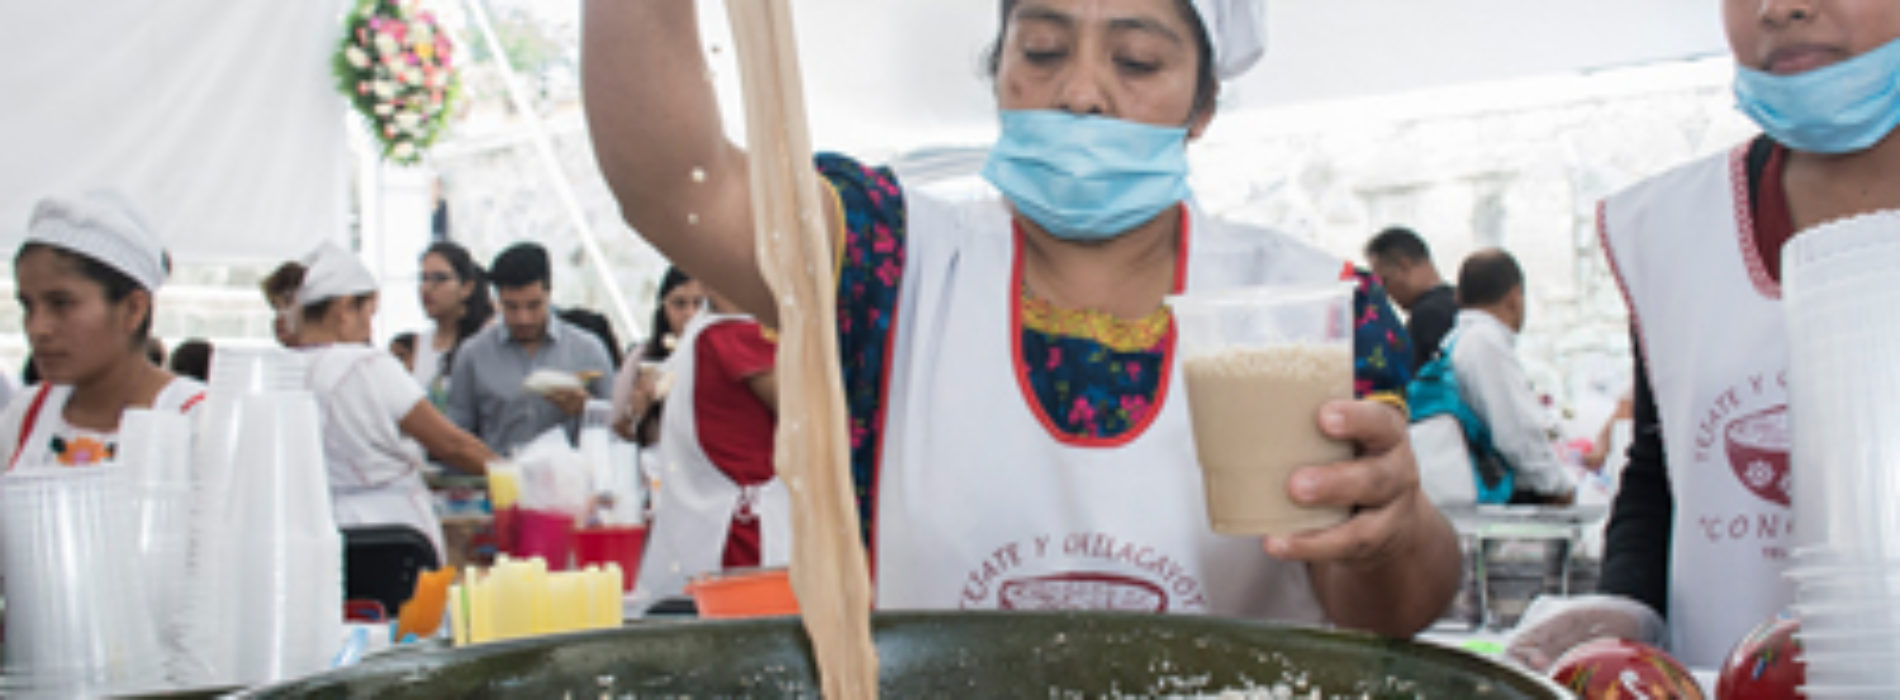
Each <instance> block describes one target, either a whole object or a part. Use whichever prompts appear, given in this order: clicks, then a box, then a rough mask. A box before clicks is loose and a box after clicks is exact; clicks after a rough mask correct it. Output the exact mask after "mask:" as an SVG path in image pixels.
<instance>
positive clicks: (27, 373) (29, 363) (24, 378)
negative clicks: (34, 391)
mask: <svg viewBox="0 0 1900 700" xmlns="http://www.w3.org/2000/svg"><path fill="white" fill-rule="evenodd" d="M36 359H38V358H36V357H34V356H33V354H32V353H27V356H26V364H24V365H21V366H20V386H33V385H34V384H38V383H40V364H39V363H38V362H35V361H34V360H36Z"/></svg>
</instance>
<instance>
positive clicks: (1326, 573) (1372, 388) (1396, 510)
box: [583, 0, 1459, 635]
mask: <svg viewBox="0 0 1900 700" xmlns="http://www.w3.org/2000/svg"><path fill="white" fill-rule="evenodd" d="M695 5H696V3H694V2H691V1H690V0H655V1H651V2H621V1H619V0H593V1H592V2H589V3H587V5H586V17H585V22H584V27H585V29H584V47H583V52H584V61H585V64H586V70H585V71H584V75H585V76H586V80H587V83H586V90H587V108H588V116H589V119H590V122H591V124H592V127H593V133H594V139H595V146H596V149H597V155H598V156H599V159H600V162H601V166H602V169H603V171H604V172H605V174H606V176H607V179H608V181H609V183H610V184H611V185H612V187H613V188H614V191H615V193H616V194H617V195H618V197H619V199H620V203H621V205H622V207H623V210H624V212H625V214H626V217H627V220H628V221H629V223H631V224H632V225H633V226H634V228H635V229H636V230H638V231H640V232H641V233H642V235H644V236H646V237H647V238H648V239H649V240H650V241H652V242H653V243H654V244H655V245H657V246H658V247H659V248H660V249H661V250H662V251H664V252H665V253H666V254H667V255H668V257H670V258H672V259H673V260H675V261H676V262H678V263H679V264H680V265H681V266H682V267H683V268H685V269H686V270H688V271H689V272H691V273H692V274H693V275H694V276H696V277H699V278H701V279H705V280H707V282H708V283H709V284H711V285H712V286H713V287H715V288H718V289H721V290H727V291H728V292H729V293H730V295H731V297H732V298H733V300H734V301H735V302H737V303H738V304H739V305H740V306H741V307H744V308H745V309H747V310H748V311H750V312H752V313H754V314H755V315H758V316H759V317H760V318H761V320H762V321H765V322H766V323H768V325H769V324H770V323H771V322H772V320H773V318H774V305H773V300H772V296H771V294H770V292H769V291H768V289H767V287H766V286H765V284H764V282H763V281H762V279H761V276H760V274H759V272H758V269H759V267H758V264H757V260H756V259H755V258H756V256H755V254H754V248H753V231H752V215H751V212H750V203H749V202H750V184H749V183H748V179H747V177H748V175H747V172H748V161H747V155H746V153H745V152H743V151H741V150H739V149H738V148H736V147H734V146H733V145H731V143H730V142H729V141H727V140H726V138H725V136H724V134H723V133H721V131H720V127H719V124H720V118H719V110H718V107H717V105H716V104H715V102H714V97H713V91H712V86H711V85H710V83H709V82H708V81H707V79H706V75H707V67H706V65H705V61H704V57H703V55H702V51H701V47H700V45H699V43H698V39H697V37H698V36H699V30H698V27H697V22H698V18H697V17H696V12H695ZM1000 10H1001V14H1002V18H1003V22H1002V29H1001V31H1000V34H999V36H998V38H997V40H996V43H995V45H994V47H993V48H992V58H991V61H990V72H991V77H992V80H993V83H994V88H995V96H996V100H997V107H998V109H999V117H1000V121H1001V123H1002V134H1001V137H1000V139H999V141H998V142H997V144H996V146H995V148H994V149H993V150H992V154H991V156H990V161H989V163H988V164H987V165H986V167H985V169H984V175H985V179H986V180H987V181H988V182H989V183H990V184H991V185H993V186H994V188H995V191H993V192H991V193H990V195H991V196H989V197H987V198H982V199H980V200H977V201H966V200H959V201H958V202H954V203H953V202H948V201H941V200H938V199H936V198H933V197H931V196H929V194H927V193H924V192H916V191H911V190H907V189H905V188H904V186H903V184H902V183H900V182H898V181H897V179H896V178H895V177H894V176H893V175H892V174H891V173H890V172H889V171H888V170H884V169H873V168H867V167H864V166H862V165H859V164H858V163H855V162H853V161H851V160H848V159H846V158H843V157H838V156H829V155H827V156H821V157H819V158H818V162H817V163H816V167H817V168H818V170H819V171H820V173H821V174H822V175H823V177H824V179H825V180H826V181H827V182H828V183H829V185H830V189H831V193H829V194H828V195H827V197H828V198H829V199H830V205H829V206H828V207H827V211H826V218H827V224H828V226H829V228H830V229H831V230H832V231H834V232H835V233H834V236H833V240H834V241H835V246H836V253H837V256H838V260H839V266H838V276H837V280H836V282H837V285H838V286H837V292H838V310H837V311H838V339H839V345H840V349H841V354H842V358H841V361H842V362H843V376H844V383H845V386H844V392H845V397H846V400H847V402H848V404H849V410H850V419H851V440H852V448H851V450H852V452H851V453H852V471H853V476H854V480H855V482H856V485H857V497H858V505H859V511H860V514H861V515H862V522H863V523H864V526H865V532H864V533H863V535H864V538H865V542H866V545H867V546H868V547H869V548H870V554H871V559H872V561H873V563H874V574H875V585H876V598H877V604H878V605H879V606H880V607H882V608H885V609H919V608H922V609H932V608H934V609H944V608H968V609H985V608H988V609H994V608H1018V609H1020V608H1023V607H1045V608H1047V607H1065V608H1122V607H1133V606H1136V605H1138V606H1139V607H1141V608H1142V609H1146V610H1155V611H1164V612H1173V613H1204V614H1216V615H1228V616H1248V617H1257V618H1269V619H1277V620H1285V621H1295V622H1305V623H1331V624H1335V625H1340V626H1347V627H1355V628H1361V629H1366V630H1371V631H1375V632H1379V633H1384V634H1390V635H1409V634H1411V633H1413V632H1415V631H1417V630H1419V629H1421V628H1422V627H1424V626H1425V625H1427V624H1428V623H1429V622H1430V621H1431V620H1432V619H1434V618H1435V617H1437V615H1438V614H1439V613H1440V612H1441V611H1442V610H1443V609H1444V607H1445V605H1446V604H1447V603H1448V601H1449V600H1450V597H1451V594H1452V592H1453V590H1454V589H1455V587H1456V585H1457V582H1458V563H1459V556H1458V548H1457V542H1456V536H1455V535H1454V533H1453V531H1452V530H1451V527H1450V526H1449V524H1447V522H1446V521H1445V520H1444V518H1443V517H1442V516H1440V515H1439V514H1438V513H1437V512H1436V511H1435V510H1434V509H1433V508H1432V506H1431V505H1430V504H1429V503H1428V502H1427V501H1426V499H1425V497H1424V495H1423V493H1421V492H1420V490H1419V488H1418V486H1417V477H1416V469H1415V465H1414V463H1413V459H1412V455H1411V451H1410V448H1409V445H1408V444H1407V442H1406V432H1405V422H1406V421H1405V414H1404V409H1403V407H1402V405H1400V404H1398V403H1397V402H1395V401H1393V400H1391V399H1389V398H1384V397H1385V396H1389V395H1390V394H1389V393H1387V392H1398V391H1399V390H1401V388H1402V387H1403V385H1404V382H1405V380H1406V368H1405V365H1404V362H1403V361H1402V358H1404V357H1407V356H1408V355H1407V354H1406V348H1405V341H1404V335H1403V331H1402V330H1400V328H1399V326H1398V324H1397V323H1396V322H1395V319H1394V316H1393V314H1392V312H1391V309H1390V307H1389V305H1388V304H1387V303H1386V301H1385V299H1384V294H1383V292H1382V291H1381V290H1380V289H1379V288H1378V287H1377V286H1376V285H1374V284H1373V283H1372V282H1371V281H1370V278H1369V277H1367V276H1363V275H1355V277H1354V278H1355V279H1356V280H1357V281H1358V283H1359V289H1358V293H1357V294H1356V299H1355V303H1356V310H1357V312H1358V313H1357V320H1358V322H1359V323H1360V324H1361V325H1360V327H1359V329H1358V333H1357V337H1356V343H1355V345H1356V348H1355V354H1356V356H1357V358H1356V359H1357V361H1356V368H1355V369H1356V375H1357V376H1356V380H1357V381H1356V384H1357V386H1356V387H1355V388H1356V389H1357V390H1358V394H1359V395H1360V396H1361V397H1362V398H1360V399H1359V400H1354V401H1335V402H1332V403H1328V404H1326V405H1325V406H1324V407H1323V409H1322V410H1320V411H1318V415H1314V416H1312V417H1311V418H1310V420H1312V421H1315V422H1316V423H1317V425H1318V426H1319V427H1320V429H1321V430H1323V431H1324V432H1325V433H1326V434H1328V435H1330V436H1331V437H1334V438H1337V439H1340V440H1344V441H1348V442H1350V443H1352V444H1353V446H1354V447H1355V448H1356V450H1355V451H1356V455H1357V456H1356V458H1351V459H1349V460H1348V461H1344V462H1339V463H1333V464H1314V465H1311V466H1309V467H1305V468H1303V469H1301V470H1299V471H1297V472H1295V473H1294V475H1293V477H1292V478H1291V479H1289V480H1288V481H1287V483H1286V489H1287V492H1288V493H1287V495H1288V496H1290V497H1291V498H1292V499H1293V500H1294V501H1296V502H1298V503H1304V504H1324V505H1332V506H1339V507H1344V508H1348V509H1350V512H1351V517H1350V518H1348V519H1346V520H1345V521H1344V522H1342V523H1340V524H1338V525H1335V526H1332V527H1328V528H1324V529H1320V530H1316V531H1307V532H1301V533H1298V534H1292V535H1287V536H1272V537H1266V538H1264V539H1263V538H1252V537H1227V536H1222V535H1218V534H1215V533H1214V532H1213V531H1212V530H1211V529H1210V527H1209V524H1208V521H1207V515H1206V510H1205V506H1204V504H1203V493H1202V483H1201V474H1200V470H1199V468H1198V467H1197V465H1196V455H1195V446H1194V441H1193V438H1192V434H1191V432H1192V431H1191V427H1190V424H1189V416H1188V414H1187V407H1186V400H1185V399H1184V397H1183V396H1181V395H1180V394H1181V392H1180V391H1179V390H1178V388H1177V389H1175V390H1170V386H1171V385H1178V384H1179V383H1180V382H1179V380H1178V379H1177V378H1176V377H1175V375H1177V374H1179V372H1180V363H1179V359H1178V358H1177V357H1176V356H1175V352H1174V339H1175V330H1174V322H1173V319H1172V317H1171V316H1170V314H1169V311H1168V310H1167V309H1166V308H1165V307H1164V305H1163V299H1164V297H1167V296H1168V295H1171V294H1177V293H1182V292H1191V293H1201V292H1209V291H1217V290H1222V289H1232V288H1241V287H1253V286H1262V285H1295V284H1321V283H1326V282H1329V281H1336V280H1339V279H1340V278H1341V270H1342V268H1345V269H1347V270H1348V271H1349V273H1350V268H1349V267H1346V266H1345V263H1344V261H1343V260H1342V259H1340V258H1336V257H1333V256H1329V255H1327V254H1325V253H1322V252H1320V251H1318V250H1315V249H1312V248H1310V247H1308V246H1306V245H1304V244H1302V243H1300V242H1298V241H1296V240H1295V239H1293V238H1291V237H1288V236H1285V235H1282V234H1279V233H1275V232H1271V231H1266V230H1262V229H1258V228H1253V227H1246V226H1240V225H1236V224H1232V223H1228V222H1224V221H1221V220H1218V219H1215V218H1212V217H1210V216H1208V215H1207V214H1206V213H1205V212H1203V211H1201V210H1200V209H1199V208H1198V207H1196V206H1195V204H1194V203H1193V201H1192V198H1191V196H1190V193H1189V191H1188V188H1187V186H1186V184H1185V170H1186V166H1185V157H1184V151H1185V149H1186V147H1187V144H1188V142H1190V141H1191V140H1193V139H1194V138H1196V137H1197V136H1199V135H1200V134H1201V133H1202V132H1203V131H1204V130H1205V129H1206V128H1207V126H1208V124H1209V123H1210V122H1211V120H1212V119H1213V118H1214V106H1215V98H1216V96H1217V94H1218V92H1219V89H1220V87H1219V80H1220V79H1223V78H1230V77H1233V76H1236V75H1238V74H1239V73H1240V72H1241V71H1243V70H1245V69H1246V68H1248V67H1249V66H1250V65H1251V64H1252V63H1253V62H1254V61H1255V60H1257V59H1258V57H1259V56H1260V54H1261V49H1262V47H1261V37H1260V32H1261V29H1262V26H1261V16H1262V7H1261V5H1260V3H1259V2H1257V1H1256V2H1245V1H1242V0H1228V1H1219V0H1196V1H1193V2H1189V1H1187V0H1004V1H1003V2H1001V3H1000ZM972 11H974V10H972ZM814 19H819V18H814ZM840 19H842V18H840ZM819 21H823V20H822V19H819ZM1078 193H1091V194H1089V195H1086V196H1081V197H1078V196H1077V194H1078ZM1388 358H1389V359H1390V361H1389V362H1388V361H1387V359H1388Z"/></svg>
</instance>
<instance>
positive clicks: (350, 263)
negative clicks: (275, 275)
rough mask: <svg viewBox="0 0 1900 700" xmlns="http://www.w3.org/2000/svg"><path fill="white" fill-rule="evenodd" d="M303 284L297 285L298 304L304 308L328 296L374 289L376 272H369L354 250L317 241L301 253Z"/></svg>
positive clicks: (354, 294) (361, 292)
mask: <svg viewBox="0 0 1900 700" xmlns="http://www.w3.org/2000/svg"><path fill="white" fill-rule="evenodd" d="M302 262H303V267H304V272H303V285H302V286H299V287H297V299H296V303H297V307H298V308H303V307H305V306H309V305H311V304H315V303H317V302H320V301H324V300H328V299H337V298H342V297H353V296H358V295H362V294H368V293H370V292H374V291H376V289H377V284H376V276H375V275H373V274H370V271H369V268H367V267H364V266H363V261H362V260H359V259H357V257H356V254H355V253H351V252H350V251H347V250H344V249H343V246H340V245H337V244H336V243H334V242H331V241H324V242H322V243H319V244H317V247H316V249H315V250H312V251H310V253H309V254H308V255H305V256H303V261H302Z"/></svg>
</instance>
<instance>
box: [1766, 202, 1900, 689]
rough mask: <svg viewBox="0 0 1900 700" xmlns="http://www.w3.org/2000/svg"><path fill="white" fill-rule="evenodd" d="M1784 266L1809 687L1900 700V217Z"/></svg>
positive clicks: (1794, 248)
mask: <svg viewBox="0 0 1900 700" xmlns="http://www.w3.org/2000/svg"><path fill="white" fill-rule="evenodd" d="M1782 257H1783V261H1784V262H1783V268H1782V269H1783V283H1784V295H1783V298H1784V308H1785V312H1786V314H1787V321H1788V338H1789V362H1788V390H1789V402H1788V403H1789V411H1788V414H1789V417H1790V427H1791V428H1792V436H1793V441H1792V447H1793V454H1792V458H1793V464H1792V469H1791V471H1792V473H1793V480H1794V483H1793V498H1794V511H1795V533H1796V536H1797V537H1798V538H1799V543H1800V544H1799V546H1798V547H1797V548H1796V549H1795V552H1794V559H1795V560H1794V566H1793V567H1792V568H1791V569H1790V570H1789V572H1788V576H1789V578H1790V579H1792V580H1793V581H1794V583H1795V587H1796V588H1795V600H1796V604H1795V611H1796V613H1797V614H1798V615H1799V616H1800V618H1801V631H1800V633H1799V634H1800V639H1801V643H1802V646H1803V649H1804V653H1805V655H1806V662H1807V685H1806V686H1805V687H1804V689H1803V691H1804V692H1805V694H1806V695H1807V697H1810V698H1817V699H1821V698H1863V697H1865V698H1872V697H1883V698H1892V697H1900V469H1896V467H1900V362H1896V361H1895V358H1900V323H1895V322H1894V319H1895V318H1896V316H1895V309H1897V308H1900V272H1896V271H1900V212H1883V213H1879V214H1873V215H1866V216H1860V217H1856V218H1853V219H1848V220H1843V221H1839V222H1834V223H1830V224H1826V225H1823V226H1819V227H1816V228H1814V229H1811V230H1809V231H1806V232H1804V233H1802V234H1801V235H1799V236H1797V237H1795V239H1794V240H1792V241H1790V242H1789V244H1788V246H1787V247H1786V248H1785V249H1784V252H1783V254H1782Z"/></svg>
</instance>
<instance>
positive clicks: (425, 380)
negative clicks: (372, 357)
mask: <svg viewBox="0 0 1900 700" xmlns="http://www.w3.org/2000/svg"><path fill="white" fill-rule="evenodd" d="M421 265H422V281H421V284H420V285H419V287H418V288H417V290H416V291H417V293H418V294H419V296H420V297H421V299H422V312H423V313H425V314H427V315H428V316H429V320H431V321H434V322H435V327H433V328H425V329H423V330H421V331H418V332H417V333H416V349H415V359H414V362H413V364H412V366H411V368H410V374H411V375H413V376H414V377H415V378H416V384H418V385H420V386H421V387H422V389H423V391H425V392H427V393H428V396H429V403H432V404H435V407H436V410H442V409H443V408H444V407H446V406H447V405H448V401H449V366H450V363H452V362H454V361H455V350H456V349H457V348H460V347H461V346H462V341H464V340H468V338H469V337H470V336H473V335H475V333H476V331H480V330H481V329H483V328H486V327H488V322H489V321H490V320H493V319H494V318H495V302H494V301H493V300H491V299H489V297H488V275H487V274H486V273H484V272H483V271H482V266H481V265H478V264H476V263H475V258H474V257H472V256H470V255H469V253H468V249H467V248H463V247H462V246H460V245H457V244H455V243H449V242H446V241H445V242H442V243H437V244H435V245H432V246H429V249H428V250H427V251H425V252H423V254H422V261H421Z"/></svg>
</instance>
